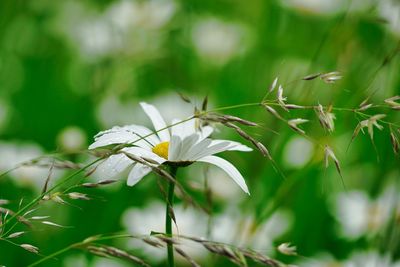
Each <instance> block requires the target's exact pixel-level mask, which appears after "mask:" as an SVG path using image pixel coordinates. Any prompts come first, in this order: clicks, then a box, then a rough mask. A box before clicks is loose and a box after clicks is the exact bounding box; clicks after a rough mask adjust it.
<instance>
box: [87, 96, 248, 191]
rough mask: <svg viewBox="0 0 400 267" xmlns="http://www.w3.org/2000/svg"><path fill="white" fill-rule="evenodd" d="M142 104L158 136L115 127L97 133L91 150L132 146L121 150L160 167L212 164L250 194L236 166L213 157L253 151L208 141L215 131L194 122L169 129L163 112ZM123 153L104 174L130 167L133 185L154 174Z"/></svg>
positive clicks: (134, 127)
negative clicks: (221, 154) (163, 165)
mask: <svg viewBox="0 0 400 267" xmlns="http://www.w3.org/2000/svg"><path fill="white" fill-rule="evenodd" d="M140 105H141V106H142V108H143V110H144V112H145V113H146V114H147V116H148V117H149V118H150V120H151V122H152V123H153V125H154V129H155V131H156V134H155V133H153V131H151V130H150V129H148V128H146V127H144V126H140V125H127V126H123V127H113V128H111V129H109V130H106V131H103V132H100V133H98V134H97V135H96V136H95V142H94V143H93V144H92V145H90V146H89V149H95V148H99V147H105V146H109V145H118V144H127V145H132V146H130V147H125V148H123V149H121V151H122V152H123V153H127V154H132V155H135V156H139V157H142V158H144V159H148V160H150V161H151V162H154V163H156V164H158V165H162V164H166V165H170V166H188V165H190V164H191V163H193V162H205V163H209V164H213V165H215V166H217V167H219V168H221V169H222V170H224V171H225V172H226V173H227V174H228V175H229V176H230V177H231V178H232V179H233V180H234V181H235V182H236V183H237V184H238V185H239V186H240V188H241V189H242V190H243V191H244V192H246V193H247V194H249V190H248V188H247V185H246V182H245V180H244V178H243V176H242V175H241V174H240V172H239V171H238V170H237V169H236V168H235V166H233V165H232V164H231V163H230V162H228V161H226V160H225V159H222V158H220V157H217V156H214V154H217V153H220V152H223V151H233V150H236V151H251V150H252V149H251V148H249V147H247V146H245V145H242V144H240V143H238V142H233V141H228V140H212V139H210V138H208V137H209V136H210V134H211V133H212V131H213V130H212V128H211V127H210V126H205V127H202V129H200V130H197V129H196V125H195V120H194V119H190V120H184V121H179V120H173V121H172V125H173V126H172V127H170V128H168V127H167V124H166V123H165V121H164V119H163V118H162V116H161V114H160V112H159V111H158V110H157V109H156V108H155V107H154V106H153V105H149V104H147V103H144V102H141V103H140ZM123 153H120V154H114V155H111V156H110V157H108V158H107V159H106V160H105V161H104V162H103V163H102V164H101V165H100V166H99V169H100V170H101V171H102V172H103V175H105V176H107V178H110V177H114V176H116V175H117V174H120V173H122V172H123V171H125V170H126V169H128V168H131V170H130V172H129V175H128V180H127V184H128V185H129V186H133V185H135V184H136V183H137V182H139V181H140V180H141V179H142V178H143V177H144V176H146V175H147V174H148V173H149V172H150V171H151V167H149V166H146V165H144V164H141V163H138V162H135V161H133V160H131V159H130V158H128V156H126V155H125V154H123Z"/></svg>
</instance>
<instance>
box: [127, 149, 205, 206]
mask: <svg viewBox="0 0 400 267" xmlns="http://www.w3.org/2000/svg"><path fill="white" fill-rule="evenodd" d="M121 153H123V154H124V155H125V156H127V157H128V158H129V159H131V160H133V161H136V162H139V163H141V164H143V165H146V166H148V167H150V168H151V169H152V171H153V172H154V173H155V174H156V175H158V176H159V177H161V178H164V179H166V180H167V181H169V182H172V183H174V184H175V186H176V189H177V190H178V192H177V193H180V196H181V197H182V198H183V199H184V200H185V201H186V202H188V203H189V204H191V205H192V206H194V207H196V208H199V209H201V210H203V211H204V212H206V213H209V210H208V209H206V208H204V207H203V206H201V205H199V204H198V203H197V202H196V201H195V200H194V199H193V198H192V197H191V195H190V194H188V193H187V192H186V190H185V189H184V188H183V186H182V185H181V184H180V183H179V182H178V181H177V180H176V179H175V178H174V177H172V176H171V174H169V172H168V171H166V170H164V169H163V167H162V166H158V165H155V164H153V163H151V162H148V161H147V160H146V159H145V158H142V157H138V156H136V155H132V154H129V153H126V152H121Z"/></svg>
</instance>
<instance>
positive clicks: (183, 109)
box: [0, 0, 400, 266]
mask: <svg viewBox="0 0 400 267" xmlns="http://www.w3.org/2000/svg"><path fill="white" fill-rule="evenodd" d="M399 37H400V1H396V0H380V1H378V0H376V1H373V0H369V1H365V0H358V1H356V0H354V1H345V0H325V1H322V0H321V1H317V0H281V1H273V0H263V1H262V0H252V1H227V0H219V1H211V0H203V1H178V0H151V1H139V0H116V1H106V0H102V1H94V0H91V1H89V0H81V1H77V0H76V1H73V0H67V1H53V0H35V1H26V0H2V1H1V2H0V169H1V171H2V172H5V171H7V170H9V169H11V168H12V167H13V166H15V165H16V164H18V163H20V162H22V161H25V160H28V159H31V158H35V157H37V156H40V155H43V154H45V153H50V152H54V151H57V152H73V151H80V150H84V149H86V147H87V145H88V144H90V143H91V142H92V141H93V139H92V136H93V135H94V134H96V133H97V132H98V131H100V130H104V129H108V128H110V127H112V126H114V125H125V124H131V123H135V124H142V123H143V124H145V125H148V126H149V121H148V120H147V119H146V117H145V115H144V113H143V112H142V110H141V109H140V107H139V102H140V101H147V102H149V103H152V104H154V105H156V106H157V107H158V108H159V109H160V110H161V112H162V114H163V116H165V118H166V119H167V120H168V121H170V120H171V119H172V118H177V117H178V118H179V117H181V118H182V117H184V116H187V115H189V114H190V113H191V112H192V111H193V105H194V104H197V105H200V104H201V101H202V99H203V98H204V97H205V96H208V98H209V102H210V106H211V107H223V106H229V105H236V104H243V103H253V102H258V101H260V100H261V99H262V97H263V96H264V94H265V93H266V91H267V90H268V87H269V85H270V84H271V82H272V81H273V80H274V78H275V77H279V82H280V83H281V84H282V85H283V87H284V89H285V91H284V92H285V96H287V97H288V102H289V103H295V104H299V105H317V104H318V103H321V104H322V105H325V106H327V105H330V104H332V105H333V106H334V107H342V108H357V107H358V105H359V104H360V103H361V102H362V101H363V100H364V99H366V98H367V97H370V98H369V101H370V102H371V103H377V104H380V105H382V103H383V100H384V99H386V98H389V97H391V96H394V95H397V94H399V93H400V75H399V73H400V57H399V56H398V55H397V53H398V52H399ZM330 71H340V72H341V73H342V75H343V79H341V80H340V81H338V82H336V83H334V84H327V83H324V82H323V81H322V80H320V79H316V80H313V81H302V80H301V78H302V77H304V76H306V75H309V74H312V73H319V72H330ZM178 93H181V94H183V95H185V96H187V97H189V98H190V99H191V100H192V104H188V103H185V102H184V101H182V99H181V98H180V96H179V94H178ZM274 97H275V95H273V96H271V99H273V98H274ZM277 110H278V109H277ZM279 112H281V110H279ZM365 112H366V113H368V114H371V115H372V114H378V113H387V117H386V118H385V120H386V121H388V122H392V123H395V124H397V126H399V122H400V120H399V118H400V116H399V114H398V112H399V111H397V113H396V111H394V110H390V109H388V108H384V107H381V108H374V109H371V110H367V111H365ZM226 113H227V114H232V115H238V116H240V117H243V118H245V119H249V120H252V121H255V122H257V123H259V124H260V125H261V127H258V128H257V129H247V130H248V131H249V133H251V134H252V135H253V136H254V137H256V138H257V139H258V140H260V141H262V142H263V143H264V144H265V145H266V146H267V147H268V148H269V150H270V151H271V154H272V156H273V158H274V160H275V162H276V166H277V168H278V169H279V171H277V170H275V169H274V167H273V165H272V164H271V162H270V161H268V160H267V159H266V158H263V157H262V155H260V154H259V153H257V152H252V153H250V154H242V153H232V152H231V153H225V154H224V157H225V158H227V159H229V160H230V161H232V162H233V163H234V165H235V166H237V167H238V169H239V170H240V171H241V172H242V174H243V176H244V177H245V178H246V181H247V183H248V185H249V188H250V191H251V196H250V197H247V196H245V195H244V194H243V193H242V192H240V191H239V190H237V188H236V187H235V185H234V184H233V183H231V181H230V180H229V179H228V178H226V176H224V175H223V174H221V173H220V172H218V171H217V170H210V176H209V177H208V179H209V180H210V184H211V187H212V190H213V196H214V197H213V202H212V208H213V214H212V216H210V219H209V218H208V217H207V215H206V214H205V213H202V212H201V211H193V210H192V209H193V207H188V208H187V209H184V208H183V206H182V203H179V202H180V201H179V200H178V201H177V202H178V204H177V205H178V206H177V209H178V210H180V209H181V214H180V213H179V214H177V220H178V225H180V218H181V223H182V227H180V228H181V229H180V230H181V232H183V233H186V232H187V233H188V234H199V235H205V237H206V233H201V232H198V231H200V230H198V229H194V228H196V227H195V226H194V225H195V224H196V222H200V221H201V222H203V223H204V224H205V227H206V225H207V223H210V225H214V226H211V227H210V228H209V229H208V230H210V229H211V230H210V231H211V232H212V234H211V236H212V237H213V238H214V239H215V240H217V241H223V242H230V243H233V244H236V245H240V246H245V247H247V246H248V247H252V248H254V249H255V250H257V251H260V252H262V253H265V254H266V255H270V256H272V257H276V258H278V259H280V260H282V261H284V262H287V263H296V264H299V265H300V266H333V264H337V265H335V266H395V265H394V264H395V262H396V260H398V259H399V258H400V249H399V248H400V245H399V242H400V241H399V240H400V239H399V238H400V232H399V224H400V208H399V207H400V202H399V192H400V190H399V178H400V168H399V166H400V164H399V162H400V161H399V157H398V156H397V155H395V154H394V153H393V151H392V146H391V143H390V136H389V134H390V132H389V130H390V129H389V127H388V125H387V124H383V126H384V129H383V130H382V131H375V136H374V143H375V146H376V149H374V146H373V145H372V143H371V140H370V139H369V137H368V135H363V134H362V133H360V135H359V136H358V137H357V138H356V139H355V140H354V142H353V143H352V145H351V146H350V148H349V150H348V151H346V148H347V146H348V144H349V142H350V140H351V138H352V134H353V131H354V128H355V127H356V125H357V123H358V122H359V120H362V119H363V118H360V117H359V116H356V115H355V114H354V113H352V112H345V111H341V112H339V111H335V112H334V113H335V115H336V121H335V126H336V129H335V131H334V132H333V133H327V132H326V131H324V130H323V129H322V128H321V126H320V125H319V123H318V119H317V117H316V115H315V113H314V111H312V110H307V111H304V110H294V111H290V113H286V112H281V114H282V115H283V116H285V118H287V119H289V118H298V117H301V118H305V119H308V120H310V122H309V123H307V124H304V126H303V125H302V128H303V129H304V130H305V131H306V133H307V135H309V136H310V137H311V138H310V139H306V138H304V137H301V136H300V135H298V134H297V133H296V132H294V131H293V130H291V129H290V128H289V127H288V126H287V125H286V124H285V123H282V122H281V121H279V120H277V119H276V118H274V117H273V116H271V115H270V114H269V113H267V112H266V111H265V110H264V109H262V108H261V107H247V108H241V109H232V110H227V111H226ZM392 126H393V125H392ZM219 129H220V132H219V133H217V134H216V136H217V137H224V138H229V139H234V140H238V141H241V142H246V141H244V140H240V138H239V137H238V136H237V135H236V134H235V133H234V132H233V131H232V130H228V129H224V128H223V127H220V128H219ZM397 129H398V128H397ZM392 130H393V131H396V126H395V125H394V126H393V127H392ZM321 144H322V145H324V144H328V145H329V146H331V147H332V148H333V149H334V150H335V154H336V156H337V157H338V159H339V160H340V163H341V168H342V172H343V177H344V181H345V183H346V188H347V190H344V188H343V186H342V184H341V181H340V176H339V175H338V174H337V172H336V170H335V168H334V165H333V162H332V163H331V164H330V166H329V167H328V168H327V169H326V170H325V168H324V162H323V153H324V151H323V148H321V147H320V146H319V145H321ZM63 158H65V159H68V160H71V161H74V162H77V163H85V162H86V163H87V162H89V160H90V156H88V155H87V153H79V154H77V155H76V154H74V155H64V156H63ZM201 167H202V166H201V165H199V166H192V167H190V168H188V170H186V172H182V173H181V175H180V176H182V177H180V178H181V179H182V180H183V184H184V185H185V186H186V187H187V188H188V190H190V191H191V192H193V193H194V195H195V196H196V199H198V201H199V202H200V203H203V204H204V205H207V203H206V200H205V198H204V196H203V194H202V193H201V192H199V190H196V188H198V187H201V186H202V183H203V175H202V168H201ZM48 172H49V170H48V168H38V167H22V168H19V169H17V170H16V171H14V172H11V173H10V174H8V175H6V176H5V177H2V178H0V199H7V200H10V204H8V205H7V206H5V207H7V208H10V209H13V210H17V209H18V205H19V203H20V200H21V199H23V202H22V203H23V204H26V203H28V201H30V200H31V199H32V198H33V197H34V196H37V195H38V194H39V193H40V190H41V187H42V186H43V184H44V181H45V179H46V177H47V175H48ZM280 172H282V173H283V176H284V177H285V178H282V175H281V174H280ZM68 173H70V171H68V170H67V171H55V172H54V173H53V175H54V176H55V177H63V176H65V175H67V174H68ZM122 178H123V179H122V181H121V183H118V184H116V185H110V186H108V187H106V188H104V189H103V188H101V189H83V190H80V192H84V193H87V194H89V195H90V196H93V198H94V199H93V200H91V201H82V200H66V201H68V202H69V203H71V205H61V204H57V203H54V202H48V203H47V202H46V203H45V204H43V205H41V206H40V208H39V209H38V210H37V211H35V212H34V214H35V215H50V216H51V217H50V218H49V220H51V221H53V222H56V223H59V224H61V225H67V226H73V228H66V229H61V228H55V227H50V226H46V225H43V224H40V223H36V224H35V227H34V229H25V228H24V227H22V226H21V227H20V226H18V227H17V228H16V229H15V231H17V230H23V231H28V233H27V234H26V235H25V236H23V237H21V238H19V239H18V240H13V241H15V242H16V243H18V244H21V243H29V244H32V245H35V246H37V247H39V248H40V251H41V253H42V254H44V255H48V254H50V253H52V252H54V251H57V250H59V249H61V248H63V247H66V246H68V245H70V244H72V243H74V242H77V241H80V240H82V239H84V238H86V237H88V236H91V235H95V234H100V233H112V232H117V231H127V230H128V231H131V232H133V233H136V234H139V233H141V234H149V230H153V229H152V228H151V227H153V225H154V227H161V229H158V230H160V231H162V224H161V226H160V225H159V223H160V221H163V220H164V214H163V209H162V208H160V209H159V206H160V205H162V204H161V203H162V201H163V198H162V194H161V193H160V192H159V189H158V186H157V179H156V176H154V175H151V176H149V177H147V178H146V179H145V180H144V181H143V182H141V183H139V184H138V185H137V186H135V187H133V188H130V187H127V186H126V185H125V184H124V181H123V180H124V179H125V178H124V177H122ZM191 210H192V211H191ZM145 226H148V228H146V227H145ZM149 228H150V229H149ZM206 230H207V229H206ZM141 231H146V232H141ZM210 238H211V237H210ZM283 242H291V243H293V244H294V245H296V246H297V248H298V253H299V255H301V256H296V257H293V256H292V257H288V256H282V255H280V254H279V253H277V252H276V249H275V247H276V246H277V245H279V244H280V243H283ZM113 244H114V245H117V246H120V247H122V248H125V249H127V250H129V251H131V252H132V253H133V254H134V255H138V256H141V257H143V258H144V259H147V260H148V261H149V262H151V263H152V264H154V265H155V266H165V261H164V260H165V255H164V251H160V252H159V255H158V254H157V255H158V256H157V257H156V256H154V255H155V254H154V255H153V253H155V252H154V251H148V250H146V248H145V247H146V245H145V244H142V243H138V242H136V243H131V242H125V241H121V240H118V241H116V242H114V243H113ZM188 249H189V250H190V251H193V255H194V256H193V257H194V258H195V259H196V260H198V261H199V262H200V263H202V264H203V265H204V266H230V264H231V263H230V262H229V261H227V260H226V259H223V258H222V257H215V256H210V255H209V254H207V253H205V252H204V251H203V252H199V251H197V250H201V249H199V248H188ZM39 258H40V256H38V255H34V254H32V253H29V252H27V251H24V250H23V249H21V248H19V247H17V246H12V245H10V244H8V243H6V242H4V241H2V240H0V265H5V266H26V265H28V264H29V263H32V262H34V261H36V260H38V259H39ZM124 264H125V263H123V262H122V261H119V260H103V259H99V258H98V257H94V256H92V255H89V254H88V253H85V252H82V251H74V250H72V251H69V252H67V253H65V254H63V255H61V256H59V257H58V258H57V259H56V260H50V261H48V262H47V263H44V264H43V266H127V265H124ZM179 264H180V265H181V266H186V265H185V263H184V262H183V261H179ZM330 264H331V265H330ZM349 264H353V265H349ZM367 264H372V265H367ZM249 266H257V264H256V263H253V262H249ZM396 266H397V265H396Z"/></svg>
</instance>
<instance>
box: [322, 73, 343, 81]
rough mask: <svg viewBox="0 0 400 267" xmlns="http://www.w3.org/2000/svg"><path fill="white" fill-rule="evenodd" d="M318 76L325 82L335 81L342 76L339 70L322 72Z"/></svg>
mask: <svg viewBox="0 0 400 267" xmlns="http://www.w3.org/2000/svg"><path fill="white" fill-rule="evenodd" d="M319 77H320V79H321V80H323V81H324V82H325V83H335V82H336V81H338V80H340V79H342V78H343V76H342V75H341V73H340V72H339V71H332V72H327V73H323V74H321V75H320V76H319Z"/></svg>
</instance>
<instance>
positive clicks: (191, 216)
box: [122, 201, 207, 262]
mask: <svg viewBox="0 0 400 267" xmlns="http://www.w3.org/2000/svg"><path fill="white" fill-rule="evenodd" d="M164 212H165V204H164V203H162V202H159V201H158V202H152V203H150V204H148V205H147V206H145V207H141V208H131V209H128V210H126V211H125V212H124V214H123V215H122V224H123V225H124V227H125V228H126V229H127V230H128V231H129V233H131V234H134V235H149V234H150V233H151V231H155V232H164V220H162V219H160V214H163V213H164ZM174 214H175V218H176V223H177V225H175V224H173V229H172V230H173V234H174V235H178V234H180V235H187V236H195V237H202V236H204V235H205V234H206V227H207V216H206V215H205V214H204V213H201V212H199V211H197V210H195V209H193V208H184V207H183V206H182V205H180V204H178V205H175V206H174ZM194 225H195V226H196V227H193V226H194ZM180 241H181V244H182V245H180V246H181V247H182V249H183V250H184V251H185V252H186V253H187V254H188V255H190V257H193V258H194V259H195V260H200V259H202V258H204V257H205V255H206V251H205V250H204V249H201V248H199V246H198V245H196V244H195V243H193V242H189V241H185V240H180ZM130 244H131V245H132V246H134V247H136V248H143V249H144V254H146V255H151V260H152V261H155V262H160V261H162V260H164V259H165V258H166V254H165V251H164V250H163V249H160V248H154V247H152V246H149V245H146V244H145V243H143V242H142V241H139V240H132V241H131V243H130ZM177 259H178V260H180V261H183V259H182V258H181V257H179V256H178V257H177Z"/></svg>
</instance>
